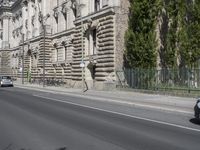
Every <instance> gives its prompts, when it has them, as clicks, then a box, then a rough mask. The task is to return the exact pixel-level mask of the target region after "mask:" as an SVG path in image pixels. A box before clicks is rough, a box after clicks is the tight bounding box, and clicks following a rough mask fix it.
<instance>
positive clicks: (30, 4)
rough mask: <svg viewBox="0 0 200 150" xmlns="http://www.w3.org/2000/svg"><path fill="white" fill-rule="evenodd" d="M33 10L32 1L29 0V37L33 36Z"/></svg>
mask: <svg viewBox="0 0 200 150" xmlns="http://www.w3.org/2000/svg"><path fill="white" fill-rule="evenodd" d="M32 15H33V10H32V1H31V0H28V39H30V38H31V37H32V23H31V21H32V20H31V19H32Z"/></svg>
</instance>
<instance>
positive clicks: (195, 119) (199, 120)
mask: <svg viewBox="0 0 200 150" xmlns="http://www.w3.org/2000/svg"><path fill="white" fill-rule="evenodd" d="M190 122H191V123H193V124H196V125H200V119H197V118H192V119H190Z"/></svg>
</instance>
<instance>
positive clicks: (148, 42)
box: [125, 0, 160, 68]
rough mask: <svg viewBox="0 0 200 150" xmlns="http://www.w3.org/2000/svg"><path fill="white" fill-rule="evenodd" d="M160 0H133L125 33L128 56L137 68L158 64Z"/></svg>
mask: <svg viewBox="0 0 200 150" xmlns="http://www.w3.org/2000/svg"><path fill="white" fill-rule="evenodd" d="M159 8H160V0H132V1H131V8H130V18H129V19H130V20H129V29H128V30H127V32H126V35H125V42H126V58H127V59H128V62H129V65H130V66H131V67H135V68H138V67H140V68H152V67H155V66H156V59H157V50H156V47H157V41H156V31H155V29H156V24H157V17H158V13H159Z"/></svg>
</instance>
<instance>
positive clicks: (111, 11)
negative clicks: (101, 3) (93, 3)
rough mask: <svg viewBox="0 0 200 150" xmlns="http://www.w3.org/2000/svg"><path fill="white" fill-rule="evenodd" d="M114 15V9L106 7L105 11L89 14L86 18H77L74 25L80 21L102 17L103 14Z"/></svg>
mask: <svg viewBox="0 0 200 150" xmlns="http://www.w3.org/2000/svg"><path fill="white" fill-rule="evenodd" d="M110 13H111V14H115V9H114V7H107V8H105V9H102V10H100V11H98V12H95V13H92V14H89V15H87V16H84V17H82V18H81V17H78V18H76V20H75V21H74V24H79V23H81V21H83V22H85V21H86V22H87V21H88V20H89V19H94V18H99V17H100V16H104V15H105V14H110Z"/></svg>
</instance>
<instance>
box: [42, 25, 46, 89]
mask: <svg viewBox="0 0 200 150" xmlns="http://www.w3.org/2000/svg"><path fill="white" fill-rule="evenodd" d="M42 22H43V21H42ZM42 26H43V30H44V38H43V46H44V47H43V87H45V47H46V43H45V40H46V26H45V24H44V22H43V23H42Z"/></svg>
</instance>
